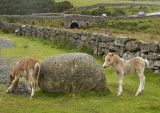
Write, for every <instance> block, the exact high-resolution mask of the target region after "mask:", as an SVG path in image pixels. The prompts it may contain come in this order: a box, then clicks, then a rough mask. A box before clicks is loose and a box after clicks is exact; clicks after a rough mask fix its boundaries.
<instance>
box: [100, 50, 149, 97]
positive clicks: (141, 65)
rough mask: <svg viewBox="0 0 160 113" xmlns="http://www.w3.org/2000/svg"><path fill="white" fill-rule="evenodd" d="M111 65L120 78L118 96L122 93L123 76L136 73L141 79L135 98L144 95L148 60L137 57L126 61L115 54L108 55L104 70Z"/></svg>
mask: <svg viewBox="0 0 160 113" xmlns="http://www.w3.org/2000/svg"><path fill="white" fill-rule="evenodd" d="M109 65H111V66H112V67H113V68H114V70H115V71H116V73H117V74H118V77H119V90H118V94H117V96H120V95H121V93H122V84H123V76H124V75H128V74H132V73H134V72H137V73H138V76H139V79H140V85H139V88H138V91H137V93H136V95H135V96H137V95H138V94H139V93H140V92H141V93H142V91H143V90H144V84H145V76H144V69H145V67H146V65H148V60H146V59H143V58H141V57H135V58H132V59H131V60H125V59H122V58H120V57H119V56H118V55H116V54H114V53H108V54H107V56H106V57H105V62H104V64H103V68H106V67H108V66H109Z"/></svg>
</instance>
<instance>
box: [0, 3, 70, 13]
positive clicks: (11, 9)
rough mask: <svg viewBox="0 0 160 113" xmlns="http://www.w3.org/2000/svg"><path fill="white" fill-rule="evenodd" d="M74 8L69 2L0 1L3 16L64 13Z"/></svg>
mask: <svg viewBox="0 0 160 113" xmlns="http://www.w3.org/2000/svg"><path fill="white" fill-rule="evenodd" d="M72 7H73V6H72V5H71V3H70V2H69V1H62V2H58V3H57V2H55V1H54V0H0V14H1V15H7V14H9V15H26V14H32V13H51V12H63V11H65V10H67V9H70V8H72Z"/></svg>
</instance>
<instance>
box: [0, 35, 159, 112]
mask: <svg viewBox="0 0 160 113" xmlns="http://www.w3.org/2000/svg"><path fill="white" fill-rule="evenodd" d="M0 38H3V39H10V40H12V41H13V43H14V47H13V48H3V49H2V50H1V56H2V57H3V58H11V57H13V56H17V57H19V58H26V57H36V58H38V59H39V60H40V61H43V60H44V59H45V58H47V57H49V56H53V55H58V54H62V53H70V52H79V49H67V48H65V49H64V48H61V47H59V46H58V45H54V46H53V42H49V41H47V40H44V39H37V38H27V37H26V38H24V37H21V36H16V35H14V34H4V33H2V32H0ZM63 47H65V45H64V46H63ZM95 59H96V60H97V61H98V63H99V64H100V65H101V66H102V64H103V60H101V59H99V58H97V57H95ZM104 73H105V74H106V78H107V87H108V88H109V93H108V92H107V91H106V92H97V93H95V92H89V93H76V94H73V93H71V94H62V93H47V92H43V91H41V90H40V89H39V88H37V89H36V91H35V97H34V99H33V100H29V95H14V94H8V93H6V89H7V87H6V86H4V85H2V84H0V89H5V90H3V91H1V92H0V113H15V112H16V113H22V112H25V113H140V112H143V113H158V112H159V111H160V87H159V85H160V82H159V81H160V75H156V74H154V73H152V72H149V71H147V70H146V71H145V76H146V84H145V90H144V92H143V94H140V95H139V96H138V97H135V96H134V95H135V93H136V91H137V89H138V85H139V78H138V76H137V74H132V75H130V76H125V77H124V83H123V93H122V96H120V97H117V96H116V92H117V89H118V77H117V75H116V73H115V72H114V70H113V69H112V68H111V67H109V68H107V69H104ZM1 76H2V75H1Z"/></svg>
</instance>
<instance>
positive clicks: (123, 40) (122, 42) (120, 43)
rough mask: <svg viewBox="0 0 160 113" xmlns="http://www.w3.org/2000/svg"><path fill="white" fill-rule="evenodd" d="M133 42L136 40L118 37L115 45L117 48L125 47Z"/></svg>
mask: <svg viewBox="0 0 160 113" xmlns="http://www.w3.org/2000/svg"><path fill="white" fill-rule="evenodd" d="M131 40H135V39H131V38H126V37H116V38H115V40H114V44H115V45H116V46H121V47H124V46H125V44H126V43H127V42H128V41H131Z"/></svg>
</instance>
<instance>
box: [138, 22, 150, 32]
mask: <svg viewBox="0 0 160 113" xmlns="http://www.w3.org/2000/svg"><path fill="white" fill-rule="evenodd" d="M151 27H152V25H151V24H150V23H141V24H139V25H138V26H137V28H138V30H145V29H148V28H151Z"/></svg>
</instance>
